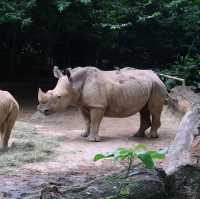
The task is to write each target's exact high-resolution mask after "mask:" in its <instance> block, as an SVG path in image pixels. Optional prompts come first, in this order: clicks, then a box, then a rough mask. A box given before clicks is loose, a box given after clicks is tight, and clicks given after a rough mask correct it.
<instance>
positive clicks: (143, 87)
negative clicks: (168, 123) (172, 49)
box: [38, 67, 167, 141]
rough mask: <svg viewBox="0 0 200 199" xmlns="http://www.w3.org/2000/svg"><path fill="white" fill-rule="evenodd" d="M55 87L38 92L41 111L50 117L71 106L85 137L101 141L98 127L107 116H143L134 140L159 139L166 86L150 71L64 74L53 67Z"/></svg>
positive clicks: (77, 70) (94, 70)
mask: <svg viewBox="0 0 200 199" xmlns="http://www.w3.org/2000/svg"><path fill="white" fill-rule="evenodd" d="M54 76H55V77H57V78H58V82H57V85H56V87H55V88H54V89H53V90H49V91H47V92H46V93H44V92H43V91H42V90H41V89H39V92H38V100H39V105H38V110H39V111H41V112H43V113H45V114H50V113H52V112H55V111H58V110H63V109H65V108H66V107H67V106H68V105H75V106H78V107H79V108H80V110H81V113H82V115H83V118H84V119H85V122H86V131H85V132H84V133H83V134H82V136H84V137H88V139H89V140H90V141H99V136H98V130H99V125H100V122H101V120H102V118H103V117H104V116H107V117H128V116H131V115H134V114H136V113H137V112H140V128H139V130H138V132H137V133H136V134H135V136H139V137H143V136H145V130H146V129H148V128H149V127H151V130H150V137H153V138H156V137H158V134H157V129H158V128H159V127H160V125H161V123H160V116H161V112H162V108H163V104H164V101H165V98H166V95H167V91H166V88H165V85H164V84H163V83H162V81H161V80H160V79H159V78H158V76H157V75H156V74H155V73H154V72H153V71H151V70H137V69H131V68H124V69H121V70H115V71H102V70H99V69H97V68H95V67H78V68H75V69H72V70H66V75H65V74H63V73H62V72H61V71H60V70H59V69H58V68H57V67H54Z"/></svg>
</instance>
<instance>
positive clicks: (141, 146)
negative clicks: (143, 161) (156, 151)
mask: <svg viewBox="0 0 200 199" xmlns="http://www.w3.org/2000/svg"><path fill="white" fill-rule="evenodd" d="M144 149H146V145H145V144H137V145H135V146H134V150H135V151H139V150H144Z"/></svg>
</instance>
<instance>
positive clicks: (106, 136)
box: [0, 106, 179, 199]
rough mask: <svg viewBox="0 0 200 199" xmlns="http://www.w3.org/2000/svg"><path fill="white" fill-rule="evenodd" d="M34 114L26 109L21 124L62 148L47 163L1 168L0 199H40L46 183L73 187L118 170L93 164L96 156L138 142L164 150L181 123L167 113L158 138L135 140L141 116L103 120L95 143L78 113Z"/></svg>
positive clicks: (104, 163)
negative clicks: (89, 140) (43, 115)
mask: <svg viewBox="0 0 200 199" xmlns="http://www.w3.org/2000/svg"><path fill="white" fill-rule="evenodd" d="M35 111H36V110H35V107H33V106H25V107H23V109H21V112H20V116H19V118H18V121H21V122H26V123H29V124H31V125H32V126H33V127H34V128H36V129H37V131H38V132H39V135H41V136H48V137H51V138H52V140H54V139H57V140H58V141H59V145H57V146H56V147H55V148H54V149H53V151H55V154H54V156H49V159H48V160H44V161H39V162H37V161H36V162H31V163H24V164H22V165H20V166H17V167H15V166H14V167H10V168H9V169H8V168H0V199H5V198H8V199H17V198H19V199H24V198H38V197H39V193H40V190H41V189H42V187H44V186H45V184H47V183H61V184H68V185H73V184H76V183H83V182H87V181H89V180H91V179H94V178H96V177H98V176H101V175H102V174H105V173H109V172H112V171H115V170H117V169H119V166H117V165H116V164H113V163H112V162H111V161H110V160H104V161H99V162H94V161H93V160H92V159H93V157H94V155H95V154H96V153H102V152H108V151H114V150H115V149H117V148H119V147H131V146H133V144H136V143H144V144H146V145H147V146H148V149H165V148H167V147H168V146H169V144H170V142H171V141H172V140H173V138H174V136H175V132H176V129H177V127H178V124H179V120H178V119H176V118H175V117H173V116H172V115H171V114H169V113H168V111H166V110H164V111H163V115H162V126H161V128H160V130H159V135H160V137H159V138H158V139H147V138H134V137H132V135H133V134H134V133H135V132H136V131H137V129H138V128H139V115H134V116H132V117H129V118H123V119H116V118H115V119H113V118H104V120H103V122H102V123H101V127H100V136H101V137H102V141H101V142H98V143H94V142H88V141H87V140H86V139H85V138H82V137H81V136H80V134H81V132H82V131H83V128H84V123H83V119H82V117H81V115H80V114H79V112H78V110H76V109H74V108H70V109H68V110H67V111H66V112H62V113H56V114H53V115H50V116H48V117H39V118H33V117H32V115H33V114H34V113H35ZM10 141H11V142H13V141H14V140H13V139H11V140H10ZM16 161H17V160H16ZM158 164H159V165H162V163H158Z"/></svg>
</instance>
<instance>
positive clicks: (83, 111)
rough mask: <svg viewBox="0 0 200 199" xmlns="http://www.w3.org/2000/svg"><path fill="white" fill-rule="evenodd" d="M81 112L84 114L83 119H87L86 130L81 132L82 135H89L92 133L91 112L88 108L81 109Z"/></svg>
mask: <svg viewBox="0 0 200 199" xmlns="http://www.w3.org/2000/svg"><path fill="white" fill-rule="evenodd" d="M81 113H82V116H83V119H84V121H85V126H86V127H85V130H84V132H83V133H82V134H81V136H82V137H88V136H89V134H90V123H91V120H90V113H89V111H88V110H86V109H81Z"/></svg>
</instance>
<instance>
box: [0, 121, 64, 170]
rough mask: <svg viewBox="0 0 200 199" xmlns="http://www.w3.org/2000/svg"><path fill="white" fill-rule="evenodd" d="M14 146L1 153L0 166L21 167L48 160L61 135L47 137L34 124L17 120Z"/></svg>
mask: <svg viewBox="0 0 200 199" xmlns="http://www.w3.org/2000/svg"><path fill="white" fill-rule="evenodd" d="M11 141H12V142H13V143H14V144H13V146H12V147H11V148H10V149H9V150H8V151H7V152H5V153H1V154H0V168H9V167H19V166H22V165H23V164H26V163H33V162H40V161H47V160H49V159H50V158H52V157H53V156H54V155H55V153H56V152H55V149H56V147H58V146H59V143H60V142H61V141H60V140H59V137H56V138H55V137H53V138H52V137H47V136H44V135H41V134H39V133H38V132H37V129H36V128H34V127H33V125H31V124H29V123H26V122H17V123H16V125H15V128H14V129H13V132H12V139H11Z"/></svg>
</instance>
